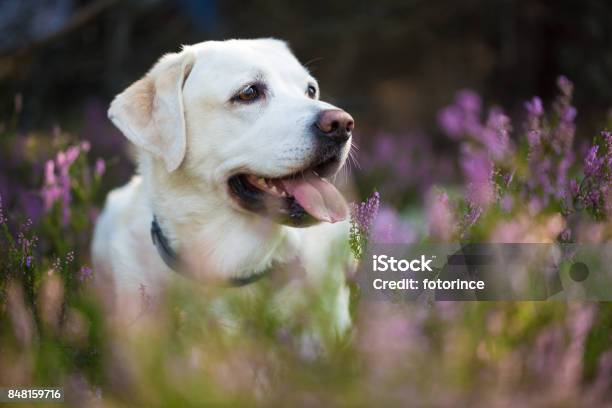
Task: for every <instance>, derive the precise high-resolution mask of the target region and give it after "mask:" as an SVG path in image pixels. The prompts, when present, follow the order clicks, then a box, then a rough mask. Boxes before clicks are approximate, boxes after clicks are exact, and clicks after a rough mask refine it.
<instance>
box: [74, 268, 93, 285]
mask: <svg viewBox="0 0 612 408" xmlns="http://www.w3.org/2000/svg"><path fill="white" fill-rule="evenodd" d="M77 276H78V279H79V281H80V282H85V281H86V280H88V279H90V278H91V277H92V276H93V269H91V268H90V267H88V266H82V267H81V269H79V272H78V275H77Z"/></svg>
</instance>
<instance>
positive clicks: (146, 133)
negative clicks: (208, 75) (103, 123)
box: [108, 50, 195, 172]
mask: <svg viewBox="0 0 612 408" xmlns="http://www.w3.org/2000/svg"><path fill="white" fill-rule="evenodd" d="M194 60H195V58H194V56H193V54H192V53H191V52H190V51H189V50H184V51H182V52H180V53H178V54H169V55H166V56H164V57H162V58H161V59H160V60H159V61H158V62H157V64H155V66H154V67H153V68H152V69H151V71H149V72H148V73H147V74H146V75H145V76H144V78H142V79H140V80H138V81H136V82H135V83H133V84H132V85H131V86H130V87H129V88H127V89H126V90H125V91H123V92H122V93H120V94H119V95H117V96H116V97H115V99H114V100H113V102H112V103H111V106H110V109H109V110H108V117H109V119H110V120H111V121H112V122H113V123H114V124H115V126H117V127H118V128H119V129H120V130H121V131H122V132H123V134H124V135H125V136H126V137H127V138H128V139H129V140H130V141H131V142H132V143H134V144H135V145H136V146H138V147H140V148H142V149H144V150H146V151H148V152H149V153H151V154H153V155H154V156H156V157H158V158H160V159H162V160H163V161H164V164H165V165H166V169H167V170H168V172H172V171H174V170H176V169H177V168H178V167H179V166H180V165H181V163H182V161H183V158H184V157H185V149H186V144H187V135H186V130H185V112H184V110H183V84H184V82H185V80H186V79H187V77H188V76H189V73H190V72H191V68H192V67H193V63H194Z"/></svg>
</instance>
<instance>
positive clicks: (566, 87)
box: [557, 75, 574, 96]
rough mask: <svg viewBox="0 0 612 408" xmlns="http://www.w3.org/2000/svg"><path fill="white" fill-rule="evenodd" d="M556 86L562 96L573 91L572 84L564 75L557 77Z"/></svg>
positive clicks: (568, 94) (569, 94)
mask: <svg viewBox="0 0 612 408" xmlns="http://www.w3.org/2000/svg"><path fill="white" fill-rule="evenodd" d="M557 86H558V87H559V89H560V90H561V92H562V93H563V95H564V96H571V95H572V93H573V91H574V84H573V83H572V81H570V80H569V79H567V77H566V76H564V75H561V76H560V77H559V78H557Z"/></svg>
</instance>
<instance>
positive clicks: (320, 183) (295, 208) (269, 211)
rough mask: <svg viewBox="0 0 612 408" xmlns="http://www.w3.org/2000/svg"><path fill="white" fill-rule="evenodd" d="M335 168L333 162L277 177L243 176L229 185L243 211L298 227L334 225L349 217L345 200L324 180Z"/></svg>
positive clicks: (236, 176)
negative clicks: (323, 223) (328, 223)
mask: <svg viewBox="0 0 612 408" xmlns="http://www.w3.org/2000/svg"><path fill="white" fill-rule="evenodd" d="M337 167H338V162H337V161H336V160H332V161H328V162H326V163H323V164H320V165H318V166H315V167H310V168H307V169H305V170H303V171H300V172H298V173H294V174H290V175H287V176H285V177H280V178H270V177H262V176H258V175H254V174H244V173H242V174H237V175H234V176H232V177H230V179H229V180H228V184H229V187H230V191H231V192H232V193H233V195H234V196H235V198H236V199H237V201H238V202H239V204H240V205H241V206H242V207H243V208H245V209H247V210H249V211H252V212H256V213H259V214H264V215H266V216H269V217H272V218H274V219H275V220H277V221H279V222H281V223H284V224H288V225H292V226H299V227H303V226H308V225H312V224H314V223H317V222H321V221H324V222H332V223H333V222H338V221H342V220H344V219H345V218H346V217H347V216H348V206H347V204H346V201H345V199H344V197H343V196H342V194H341V193H340V192H339V191H338V190H337V189H336V187H334V185H333V184H332V183H330V182H329V181H328V180H327V179H326V178H325V177H326V176H327V175H329V174H331V173H333V172H334V171H333V170H331V169H337Z"/></svg>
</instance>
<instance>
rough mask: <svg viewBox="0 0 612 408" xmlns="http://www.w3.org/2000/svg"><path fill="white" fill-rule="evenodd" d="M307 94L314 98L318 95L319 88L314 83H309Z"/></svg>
mask: <svg viewBox="0 0 612 408" xmlns="http://www.w3.org/2000/svg"><path fill="white" fill-rule="evenodd" d="M306 94H307V95H308V97H309V98H314V97H315V96H317V88H315V87H314V86H313V85H308V88H307V89H306Z"/></svg>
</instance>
